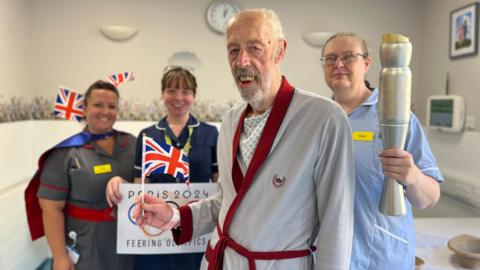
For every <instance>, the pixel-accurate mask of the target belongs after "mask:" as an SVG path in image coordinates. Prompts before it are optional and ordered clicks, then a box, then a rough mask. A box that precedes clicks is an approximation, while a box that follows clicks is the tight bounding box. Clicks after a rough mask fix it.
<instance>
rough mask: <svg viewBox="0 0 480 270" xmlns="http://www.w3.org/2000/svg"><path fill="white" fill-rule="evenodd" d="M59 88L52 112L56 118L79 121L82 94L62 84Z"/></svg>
mask: <svg viewBox="0 0 480 270" xmlns="http://www.w3.org/2000/svg"><path fill="white" fill-rule="evenodd" d="M59 88H60V90H59V91H58V94H57V98H56V100H55V107H54V110H53V114H54V115H55V116H56V117H58V118H62V119H67V120H75V121H78V122H80V121H81V120H82V118H83V95H81V94H79V93H77V92H75V90H72V89H68V88H66V87H64V86H59Z"/></svg>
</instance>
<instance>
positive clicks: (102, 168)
mask: <svg viewBox="0 0 480 270" xmlns="http://www.w3.org/2000/svg"><path fill="white" fill-rule="evenodd" d="M93 172H94V173H95V174H102V173H109V172H112V165H111V164H102V165H97V166H93Z"/></svg>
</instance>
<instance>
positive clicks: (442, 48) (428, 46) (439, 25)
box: [413, 0, 480, 131]
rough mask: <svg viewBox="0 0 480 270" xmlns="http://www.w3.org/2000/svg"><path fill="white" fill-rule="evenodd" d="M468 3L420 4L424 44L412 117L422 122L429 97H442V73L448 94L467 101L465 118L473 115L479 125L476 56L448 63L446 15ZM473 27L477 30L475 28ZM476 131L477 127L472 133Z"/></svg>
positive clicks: (440, 0)
mask: <svg viewBox="0 0 480 270" xmlns="http://www.w3.org/2000/svg"><path fill="white" fill-rule="evenodd" d="M473 2H475V1H471V0H422V1H419V3H420V5H421V14H422V20H421V22H422V24H421V33H422V35H423V37H424V42H423V43H422V48H421V51H420V53H421V56H420V58H421V62H420V65H421V68H420V72H419V73H418V74H414V76H417V77H419V78H418V79H419V88H416V89H415V91H414V93H413V100H414V101H415V103H416V105H419V106H416V110H415V112H416V114H417V115H418V116H419V118H420V119H421V120H422V122H423V123H425V122H424V120H425V114H426V111H425V104H426V102H427V98H428V96H430V95H441V94H445V88H446V83H445V82H446V73H447V72H448V73H449V81H450V94H456V95H462V96H464V97H465V100H466V101H467V111H466V113H467V115H473V116H475V117H476V119H477V126H478V125H480V107H479V106H477V104H476V103H477V102H478V101H479V100H480V89H479V85H480V76H479V75H478V74H479V73H478V71H479V70H480V56H479V55H475V56H473V57H466V58H460V59H455V60H450V59H449V56H448V55H449V47H448V44H449V28H450V21H449V18H450V12H451V11H453V10H455V9H458V8H461V7H463V6H465V5H468V4H471V3H473ZM477 27H479V26H478V25H477ZM478 130H480V129H479V128H478V127H477V128H476V129H475V131H478Z"/></svg>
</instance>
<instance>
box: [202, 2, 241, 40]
mask: <svg viewBox="0 0 480 270" xmlns="http://www.w3.org/2000/svg"><path fill="white" fill-rule="evenodd" d="M239 11H240V8H239V7H238V5H237V4H236V3H235V2H234V1H232V0H216V1H214V2H212V3H211V4H210V5H209V6H208V9H207V23H208V26H210V28H212V30H213V31H215V32H217V33H219V34H222V35H223V34H225V28H226V27H227V23H228V20H230V19H231V18H232V17H233V16H234V15H235V14H237V12H239Z"/></svg>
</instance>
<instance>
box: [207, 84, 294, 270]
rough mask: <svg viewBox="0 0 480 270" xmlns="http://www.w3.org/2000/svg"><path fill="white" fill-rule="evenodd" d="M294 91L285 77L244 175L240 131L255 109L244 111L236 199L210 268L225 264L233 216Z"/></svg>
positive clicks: (235, 143)
mask: <svg viewBox="0 0 480 270" xmlns="http://www.w3.org/2000/svg"><path fill="white" fill-rule="evenodd" d="M294 92H295V91H294V88H293V86H291V85H290V84H289V83H288V81H287V79H286V78H285V77H283V78H282V84H281V85H280V89H279V91H278V93H277V96H276V97H275V100H274V103H273V107H272V111H271V112H270V115H269V116H268V119H267V122H266V124H265V127H264V128H263V132H262V135H261V137H260V140H259V141H258V144H257V147H256V149H255V152H254V154H253V157H252V160H251V161H250V164H249V166H248V169H247V171H246V173H245V176H243V174H242V171H241V170H240V166H239V165H238V161H237V152H238V147H239V144H240V133H241V130H242V127H243V122H244V121H245V116H246V115H247V114H248V112H250V111H251V110H252V108H251V107H250V105H248V106H247V108H246V109H245V111H244V112H243V113H242V115H241V117H240V120H239V121H238V125H237V129H236V131H235V135H234V137H233V153H232V161H233V164H232V180H233V185H234V187H235V191H236V192H237V196H235V199H234V200H233V201H232V204H231V205H230V208H229V209H228V211H227V214H226V216H225V221H224V223H223V230H222V232H220V231H217V232H218V234H219V236H220V239H219V241H218V242H217V244H216V245H215V248H214V250H213V253H212V259H211V260H210V263H209V267H208V269H209V270H213V269H222V267H223V254H224V250H225V248H226V244H227V243H226V241H227V239H228V238H229V236H228V230H229V228H230V225H231V223H232V220H233V216H234V214H235V212H236V210H237V208H238V206H239V205H240V202H241V201H242V199H243V198H244V197H245V194H246V193H247V191H248V189H249V188H250V186H251V185H252V183H253V181H254V180H255V175H256V174H257V172H258V170H259V168H260V167H261V166H262V164H263V162H264V161H265V160H266V159H267V157H268V154H269V153H270V149H271V147H272V145H273V142H274V140H275V137H276V135H277V132H278V130H279V129H280V126H281V124H282V122H283V118H284V117H285V114H286V113H287V110H288V106H289V105H290V101H291V100H292V98H293V94H294Z"/></svg>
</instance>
